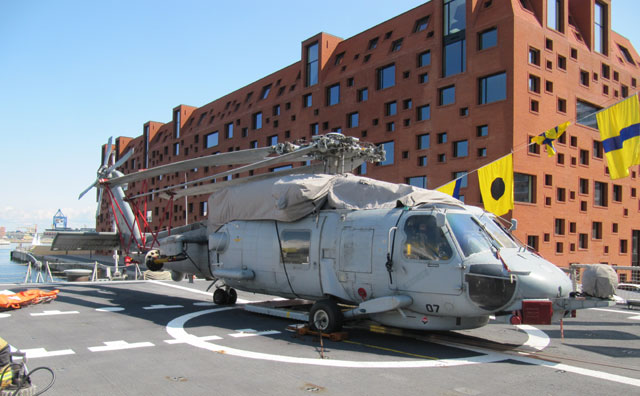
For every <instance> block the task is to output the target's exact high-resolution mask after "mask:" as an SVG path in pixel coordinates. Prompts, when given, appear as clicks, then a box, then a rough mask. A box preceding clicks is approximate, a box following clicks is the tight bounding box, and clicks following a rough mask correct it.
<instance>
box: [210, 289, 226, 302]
mask: <svg viewBox="0 0 640 396" xmlns="http://www.w3.org/2000/svg"><path fill="white" fill-rule="evenodd" d="M228 300H229V296H228V295H227V292H225V291H224V289H216V291H215V292H213V302H214V303H215V304H216V305H226V304H228V302H227V301H228Z"/></svg>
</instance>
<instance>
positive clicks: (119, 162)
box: [106, 149, 134, 174]
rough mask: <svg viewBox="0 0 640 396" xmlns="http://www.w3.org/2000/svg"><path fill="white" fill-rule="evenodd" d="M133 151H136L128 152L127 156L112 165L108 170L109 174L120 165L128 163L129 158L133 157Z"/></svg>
mask: <svg viewBox="0 0 640 396" xmlns="http://www.w3.org/2000/svg"><path fill="white" fill-rule="evenodd" d="M133 151H134V149H131V150H129V151H127V152H126V153H125V155H123V156H122V157H121V158H120V159H119V160H118V161H117V162H116V163H115V164H113V165H111V166H110V167H109V169H108V170H107V172H106V173H107V174H109V173H111V171H112V170H114V169H117V168H118V167H119V166H120V165H122V164H124V163H125V162H127V160H128V159H129V157H131V156H132V155H133Z"/></svg>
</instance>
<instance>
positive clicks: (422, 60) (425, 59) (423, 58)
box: [418, 51, 431, 67]
mask: <svg viewBox="0 0 640 396" xmlns="http://www.w3.org/2000/svg"><path fill="white" fill-rule="evenodd" d="M430 64H431V51H425V52H423V53H421V54H420V55H418V67H423V66H429V65H430Z"/></svg>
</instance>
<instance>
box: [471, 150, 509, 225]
mask: <svg viewBox="0 0 640 396" xmlns="http://www.w3.org/2000/svg"><path fill="white" fill-rule="evenodd" d="M478 180H479V182H480V193H481V194H482V201H483V202H484V208H485V209H486V210H487V211H489V212H491V213H493V214H495V215H496V216H502V215H503V214H505V213H507V212H508V211H509V210H511V209H513V154H509V155H507V156H506V157H503V158H501V159H499V160H497V161H494V162H492V163H490V164H489V165H485V166H483V167H482V168H480V169H478Z"/></svg>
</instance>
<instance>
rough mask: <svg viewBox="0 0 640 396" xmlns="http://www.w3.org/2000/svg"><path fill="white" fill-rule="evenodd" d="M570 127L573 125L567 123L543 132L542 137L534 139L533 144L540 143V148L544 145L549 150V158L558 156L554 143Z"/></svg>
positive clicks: (532, 139)
mask: <svg viewBox="0 0 640 396" xmlns="http://www.w3.org/2000/svg"><path fill="white" fill-rule="evenodd" d="M569 125H571V123H570V122H569V121H567V122H565V123H562V124H560V125H558V126H557V127H555V128H551V129H549V130H546V131H544V132H542V133H541V134H540V135H538V136H534V137H532V138H531V143H538V144H539V145H540V146H542V145H543V144H544V145H545V146H546V148H547V154H548V155H549V157H553V156H554V155H556V148H555V147H554V146H553V142H554V141H555V140H556V139H558V138H559V137H560V136H562V134H563V133H564V131H566V130H567V128H568V127H569Z"/></svg>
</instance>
